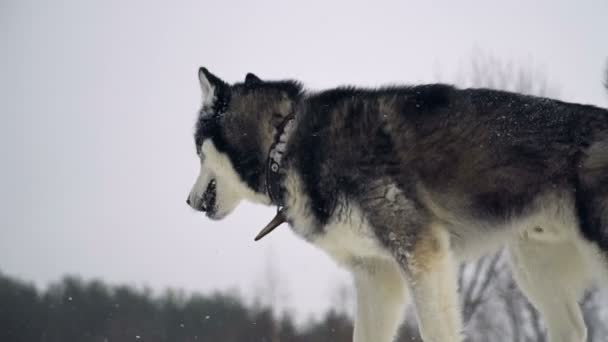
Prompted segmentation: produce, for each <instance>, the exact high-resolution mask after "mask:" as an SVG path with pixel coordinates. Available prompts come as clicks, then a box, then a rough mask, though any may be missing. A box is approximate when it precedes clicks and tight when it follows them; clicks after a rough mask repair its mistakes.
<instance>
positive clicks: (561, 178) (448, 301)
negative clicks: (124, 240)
mask: <svg viewBox="0 0 608 342" xmlns="http://www.w3.org/2000/svg"><path fill="white" fill-rule="evenodd" d="M199 80H200V83H201V89H202V92H203V97H202V109H201V111H200V114H199V117H198V120H197V124H196V129H195V145H196V150H197V154H198V156H199V158H200V160H201V173H200V176H199V178H198V180H197V181H196V184H195V185H194V187H193V189H192V191H191V193H190V195H189V196H188V203H189V204H190V205H191V206H192V207H193V208H194V209H197V210H201V211H205V212H206V214H207V216H209V217H210V218H212V219H221V218H223V217H225V216H226V215H228V214H229V213H230V212H231V211H232V210H233V209H234V208H235V207H236V205H237V204H238V202H239V201H240V200H243V199H244V200H249V201H253V202H257V203H263V204H266V205H277V204H278V203H273V201H272V200H271V197H270V196H269V193H268V191H267V187H268V184H267V182H268V179H267V178H266V171H267V170H266V168H267V165H268V164H267V159H268V154H269V151H270V150H271V148H272V147H273V144H274V143H275V140H276V136H277V135H279V134H281V133H283V132H278V130H279V128H278V127H280V125H281V123H282V122H284V121H285V120H286V118H288V117H290V116H291V115H293V116H294V117H295V119H294V125H293V126H294V127H293V129H292V130H291V131H290V132H289V134H288V136H287V144H286V146H285V150H284V151H282V165H281V172H280V176H279V179H278V182H280V184H281V185H282V189H283V194H282V195H283V198H284V203H282V204H283V205H284V208H285V216H286V217H287V221H288V222H289V224H290V226H291V227H292V229H293V231H294V232H295V233H296V234H297V235H299V236H301V237H302V238H303V239H304V240H306V241H308V242H310V243H312V244H314V245H316V246H317V247H319V248H321V249H322V250H324V251H325V252H327V253H328V254H329V255H330V256H332V258H333V259H334V260H336V261H337V262H338V263H339V264H341V265H343V266H344V267H346V268H348V269H350V270H351V271H352V274H353V277H354V283H355V286H356V290H357V310H356V320H355V332H354V341H356V342H382V341H392V340H393V339H394V337H395V334H396V332H397V328H398V326H399V324H400V322H401V319H402V312H403V309H404V306H405V304H406V303H407V302H408V300H412V301H413V303H414V305H415V307H416V313H417V317H418V322H419V328H420V332H421V335H422V337H423V339H424V341H426V342H457V341H462V340H463V336H462V322H461V317H460V308H459V300H458V295H457V293H458V291H457V279H456V277H457V275H456V269H457V265H458V263H459V262H460V261H462V260H464V259H469V258H475V257H479V256H480V255H483V254H485V253H489V252H493V251H496V250H498V249H499V248H501V247H503V246H506V247H507V248H508V250H509V251H510V254H511V260H512V264H513V271H514V274H515V277H516V280H517V282H518V284H519V286H520V287H521V289H522V290H523V292H524V293H525V294H526V295H527V296H528V298H529V299H530V301H531V302H532V303H533V304H534V306H535V307H536V308H537V309H538V310H539V311H540V313H541V314H542V316H543V317H544V320H545V323H546V326H547V328H548V335H549V340H550V341H551V342H566V341H567V342H573V341H576V342H582V341H585V340H586V328H585V325H584V322H583V319H582V315H581V312H580V309H579V307H578V303H577V301H578V300H579V298H580V296H581V295H582V293H583V291H584V290H585V289H586V288H587V287H588V286H589V284H590V282H591V280H592V279H593V278H599V279H603V281H604V283H606V282H608V276H607V275H608V260H606V256H607V255H608V111H607V110H605V109H601V108H597V107H593V106H586V105H579V104H571V103H565V102H560V101H557V100H552V99H547V98H539V97H533V96H525V95H521V94H514V93H508V92H503V91H495V90H488V89H457V88H455V87H452V86H449V85H443V84H431V85H421V86H411V87H405V86H404V87H386V88H380V89H360V88H354V87H342V88H336V89H331V90H325V91H320V92H307V91H305V90H304V89H303V87H302V86H301V85H300V83H298V82H295V81H262V80H261V79H259V78H258V77H257V76H255V75H253V74H248V75H247V77H246V79H245V82H243V83H236V84H233V85H229V84H227V83H225V82H224V81H222V80H221V79H219V78H218V77H217V76H215V75H213V74H212V73H210V72H209V71H208V70H207V69H205V68H201V69H200V70H199Z"/></svg>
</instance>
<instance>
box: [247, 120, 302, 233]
mask: <svg viewBox="0 0 608 342" xmlns="http://www.w3.org/2000/svg"><path fill="white" fill-rule="evenodd" d="M293 121H294V115H293V114H290V115H288V116H287V117H286V118H285V120H283V122H281V124H280V125H279V127H277V133H276V135H275V139H274V143H273V144H272V146H271V147H270V151H269V152H268V159H267V161H266V192H268V197H270V200H271V202H272V203H273V204H276V205H277V214H276V215H275V217H274V218H273V219H272V221H270V222H269V223H268V224H267V225H266V227H264V229H262V230H261V231H260V232H259V233H258V235H257V236H256V237H255V241H258V240H260V239H261V238H263V237H264V236H266V235H268V234H269V233H270V232H272V231H273V230H274V229H275V228H277V227H278V226H280V225H281V224H283V223H285V222H286V221H287V219H286V218H285V199H284V197H283V193H284V192H283V188H282V186H281V181H282V178H283V174H282V172H281V171H282V170H281V162H282V159H283V154H284V153H285V147H286V146H287V138H288V137H289V135H290V134H291V130H292V128H293Z"/></svg>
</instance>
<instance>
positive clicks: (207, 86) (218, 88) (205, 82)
mask: <svg viewBox="0 0 608 342" xmlns="http://www.w3.org/2000/svg"><path fill="white" fill-rule="evenodd" d="M198 80H199V81H200V83H201V91H202V92H203V105H211V104H213V101H214V100H215V98H216V97H217V96H218V93H220V92H223V90H226V89H225V88H227V87H228V85H227V84H226V83H225V82H224V81H222V80H221V79H220V78H219V77H217V76H215V75H214V74H212V73H210V72H209V70H207V68H205V67H200V68H199V69H198Z"/></svg>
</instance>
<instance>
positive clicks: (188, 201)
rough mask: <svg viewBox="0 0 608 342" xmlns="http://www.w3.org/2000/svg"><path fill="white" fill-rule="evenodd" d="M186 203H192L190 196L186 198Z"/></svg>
mask: <svg viewBox="0 0 608 342" xmlns="http://www.w3.org/2000/svg"><path fill="white" fill-rule="evenodd" d="M186 204H187V205H190V196H188V198H186Z"/></svg>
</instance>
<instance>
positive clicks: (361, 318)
mask: <svg viewBox="0 0 608 342" xmlns="http://www.w3.org/2000/svg"><path fill="white" fill-rule="evenodd" d="M351 270H352V273H353V276H354V281H355V287H356V291H357V317H356V319H355V332H354V341H355V342H390V341H393V339H394V338H395V335H396V334H397V330H398V327H399V324H400V323H401V320H402V317H403V313H404V312H405V305H406V302H407V297H408V292H407V287H406V285H405V281H404V279H403V275H402V273H401V270H400V268H399V265H397V263H396V262H392V261H388V260H380V259H362V260H357V261H355V262H353V264H352V267H351Z"/></svg>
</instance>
